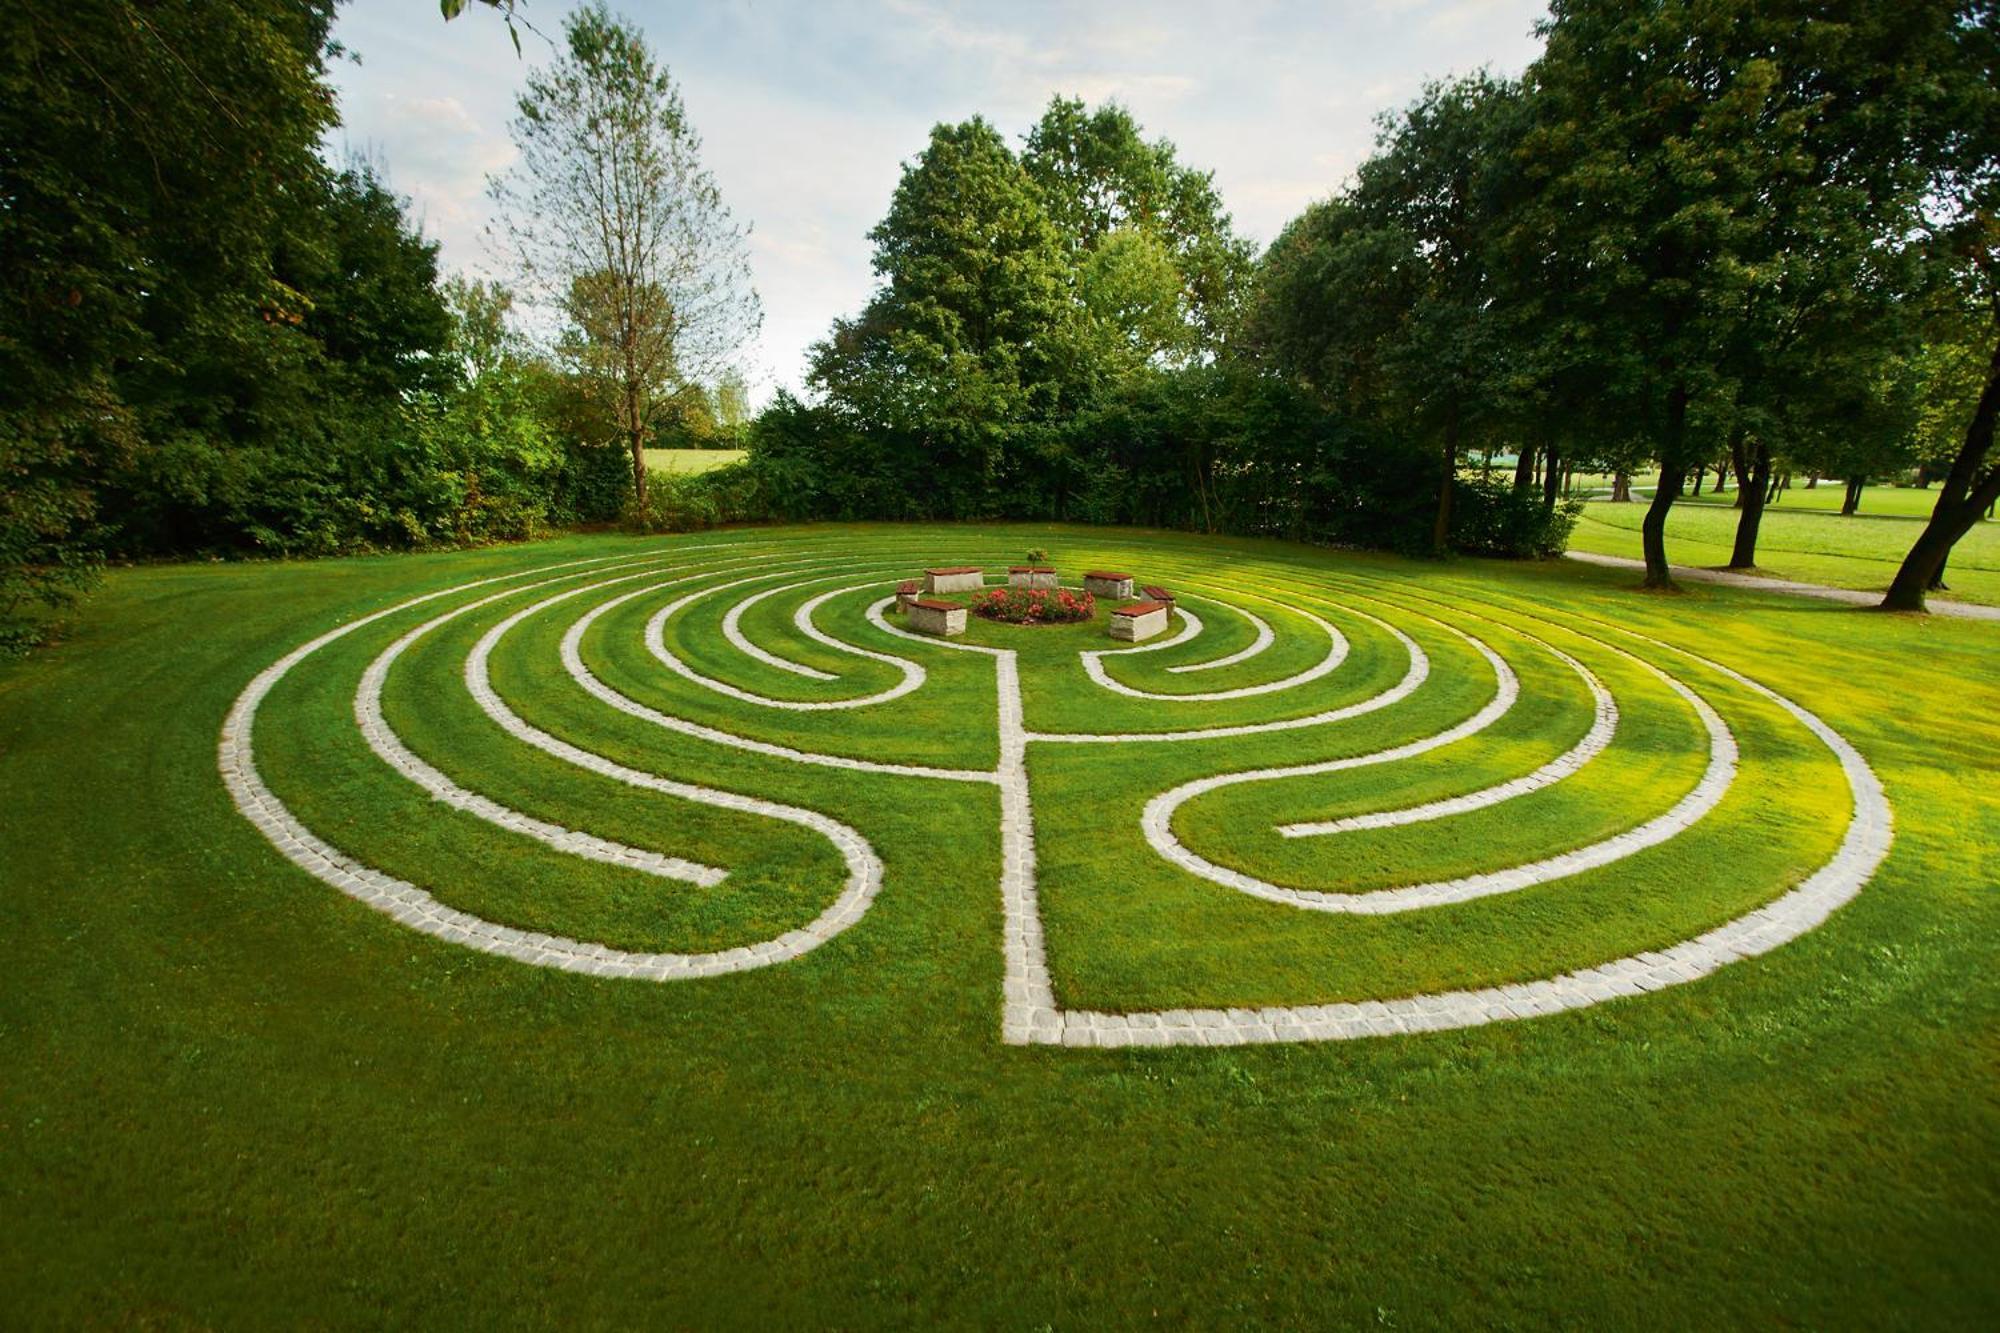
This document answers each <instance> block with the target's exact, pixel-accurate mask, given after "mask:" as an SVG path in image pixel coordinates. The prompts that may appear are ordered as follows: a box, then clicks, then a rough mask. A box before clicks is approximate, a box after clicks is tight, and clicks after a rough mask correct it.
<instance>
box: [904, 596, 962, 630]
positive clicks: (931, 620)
mask: <svg viewBox="0 0 2000 1333" xmlns="http://www.w3.org/2000/svg"><path fill="white" fill-rule="evenodd" d="M907 614H908V615H909V618H910V628H911V629H913V630H915V631H917V633H919V634H935V635H937V636H938V637H939V638H946V637H949V636H950V635H953V634H963V633H965V608H964V607H962V606H956V605H953V604H952V603H950V602H940V601H938V600H937V599H936V598H935V597H918V598H915V599H914V600H912V601H911V603H910V607H909V611H908V613H907Z"/></svg>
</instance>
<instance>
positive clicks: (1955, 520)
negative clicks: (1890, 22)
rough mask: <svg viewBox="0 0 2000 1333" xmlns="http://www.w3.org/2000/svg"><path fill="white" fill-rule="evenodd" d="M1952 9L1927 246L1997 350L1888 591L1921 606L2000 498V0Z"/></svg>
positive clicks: (1899, 604)
mask: <svg viewBox="0 0 2000 1333" xmlns="http://www.w3.org/2000/svg"><path fill="white" fill-rule="evenodd" d="M1953 17H1954V18H1955V20H1956V21H1955V22H1954V23H1953V25H1952V27H1951V30H1950V36H1951V47H1950V51H1949V56H1948V58H1947V59H1945V60H1943V61H1941V62H1940V65H1941V69H1940V70H1939V72H1938V82H1939V84H1940V85H1941V86H1942V87H1943V88H1944V90H1945V93H1946V95H1945V96H1944V97H1943V98H1941V99H1940V100H1939V103H1938V105H1937V106H1936V107H1935V108H1934V111H1933V114H1932V116H1931V117H1930V118H1929V119H1928V120H1927V121H1926V122H1924V126H1923V130H1924V133H1922V134H1920V135H1919V136H1918V142H1919V143H1920V144H1921V143H1927V144H1929V145H1933V146H1934V147H1935V151H1936V157H1935V159H1934V160H1935V172H1934V175H1933V178H1932V183H1931V184H1932V188H1931V191H1930V199H1931V203H1932V209H1933V219H1932V221H1933V225H1932V227H1931V229H1930V238H1929V248H1930V250H1931V251H1932V253H1933V254H1934V255H1935V257H1936V262H1937V263H1938V264H1939V265H1940V266H1941V267H1944V268H1947V269H1948V271H1949V272H1950V274H1951V277H1952V279H1953V284H1952V290H1953V291H1954V292H1955V293H1956V294H1957V296H1958V299H1959V301H1961V302H1962V303H1963V307H1964V309H1965V310H1966V312H1967V313H1970V311H1972V310H1978V311H1980V312H1982V313H1983V315H1984V316H1985V319H1986V322H1987V327H1988V330H1989V332H1988V334H1987V336H1988V338H1989V339H1990V340H1991V341H1992V343H1993V351H1992V355H1991V356H1990V357H1989V358H1988V360H1987V363H1986V371H1985V375H1984V380H1983V383H1982V384H1981V387H1980V389H1979V393H1978V397H1977V399H1976V400H1975V403H1974V406H1973V408H1972V413H1971V415H1970V417H1969V418H1968V419H1967V421H1966V424H1965V433H1964V435H1963V437H1962V440H1961V443H1960V444H1959V448H1958V452H1957V454H1956V455H1955V456H1954V457H1953V458H1952V460H1951V466H1950V468H1949V469H1948V470H1947V471H1946V473H1945V475H1944V482H1943V484H1942V485H1941V486H1940V487H1939V488H1938V498H1937V504H1936V505H1935V506H1934V507H1933V508H1932V510H1931V517H1930V521H1929V522H1928V523H1926V524H1925V525H1924V530H1923V531H1922V532H1921V533H1919V534H1918V536H1917V539H1916V541H1915V542H1913V543H1912V544H1911V546H1910V551H1909V554H1908V555H1906V556H1905V557H1904V558H1903V563H1902V565H1901V566H1900V567H1899V568H1898V569H1897V570H1896V577H1895V578H1894V579H1893V580H1892V581H1891V582H1890V584H1889V591H1888V593H1887V594H1886V595H1885V596H1884V597H1883V599H1882V606H1883V609H1885V610H1891V611H1921V610H1923V609H1924V594H1925V592H1926V591H1927V590H1929V589H1931V588H1934V587H1937V586H1940V585H1941V584H1942V582H1943V573H1944V567H1945V561H1946V560H1947V559H1948V558H1949V557H1950V555H1951V549H1952V547H1953V546H1955V545H1957V543H1958V539H1959V538H1961V537H1963V536H1964V535H1965V534H1966V533H1967V532H1969V531H1971V529H1972V525H1973V524H1974V523H1977V522H1978V521H1979V519H1980V516H1981V515H1982V514H1984V513H1985V512H1986V511H1987V510H1989V509H1991V508H1992V507H1993V505H1994V504H1995V503H1996V502H2000V460H1996V459H1995V458H1994V456H1993V430H1994V420H1995V418H1996V416H2000V4H1996V3H1995V0H1966V3H1964V4H1962V5H1960V6H1955V7H1954V15H1953Z"/></svg>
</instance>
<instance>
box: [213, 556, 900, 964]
mask: <svg viewBox="0 0 2000 1333" xmlns="http://www.w3.org/2000/svg"><path fill="white" fill-rule="evenodd" d="M735 545H736V543H715V544H704V545H701V546H690V547H682V548H680V549H678V550H676V551H673V552H670V553H669V554H668V556H667V557H662V558H670V557H672V556H680V555H684V554H686V553H688V552H690V551H694V550H712V549H717V548H722V549H728V548H730V547H733V546H735ZM613 559H615V557H603V558H593V559H587V560H571V561H562V562H559V563H556V564H552V565H546V566H543V567H541V568H539V569H531V570H521V571H517V572H515V573H511V574H502V575H496V576H494V577H492V578H485V579H475V580H472V581H471V582H468V583H462V584H458V585H456V586H454V587H449V588H441V589H438V590H436V591H434V592H429V593H425V594H423V595H422V596H419V597H414V598H410V599H408V600H407V601H403V602H399V603H397V604H396V605H394V606H391V607H388V608H385V609H384V610H381V611H377V612H374V613H372V614H369V615H365V616H362V617H360V618H358V619H356V620H352V621H349V622H348V623H347V624H345V625H342V626H339V627H338V628H336V629H333V630H330V631H328V632H327V633H325V634H322V635H320V636H319V637H317V638H315V639H311V640H309V641H307V642H306V643H304V644H301V645H300V646H299V647H297V648H295V649H293V650H292V651H291V652H289V653H287V654H286V655H285V656H283V657H281V658H279V659H278V660H277V661H276V662H274V663H272V664H271V665H270V666H268V667H266V668H265V669H264V670H263V671H262V672H260V673H259V674H258V675H257V676H256V677H255V678H253V679H252V680H251V682H250V683H249V685H247V686H245V687H244V690H243V692H242V693H241V694H239V695H238V696H237V698H236V701H235V703H234V704H232V705H231V707H230V710H229V714H228V716H227V717H226V718H225V719H224V721H223V725H222V734H221V738H220V740H219V741H218V743H217V748H216V762H217V766H218V768H219V770H220V772H221V775H222V780H223V785H224V786H225V787H226V788H227V789H228V791H229V794H230V796H231V798H232V799H233V800H234V801H235V803H236V807H237V809H238V810H239V811H240V812H241V813H242V814H243V816H244V817H245V818H246V819H248V820H249V821H250V822H251V823H252V824H253V825H255V826H256V827H257V829H258V831H259V832H261V833H263V834H264V836H265V837H266V838H267V839H268V840H269V841H270V842H271V844H272V845H273V846H274V847H276V848H277V849H278V851H279V852H280V854H282V855H283V856H284V857H285V859H287V860H288V861H290V862H292V863H293V864H294V865H296V866H298V867H299V868H300V869H302V870H304V871H305V872H306V873H308V874H310V875H312V876H313V877H314V878H315V879H318V880H319V881H321V882H322V883H324V884H327V885H330V886H331V887H333V888H335V889H337V890H339V891H340V892H341V893H344V894H346V895H347V896H348V897H350V898H353V899H355V900H356V901H357V902H360V903H362V904H364V905H366V906H368V907H371V908H374V909H375V910H376V911H379V912H382V913H384V914H385V915H388V916H390V917H393V918H394V919H396V920H397V921H399V922H401V923H402V924H403V925H405V926H408V927H409V928H410V929H412V930H415V931H418V932H420V933H422V934H426V935H430V936H432V937H434V938H437V939H441V940H444V941H446V942H448V943H452V944H460V945H464V946H465V947H466V948H469V949H476V950H479V951H480V952H482V953H490V954H494V955H497V956H499V957H503V958H510V959H513V960H514V961H516V962H522V963H528V964H531V965H533V966H536V967H548V968H555V969H557V970H560V971H566V972H579V973H584V974H587V975H591V976H599V977H633V978H642V979H645V980H649V981H673V980H679V979H683V978H693V977H707V976H718V975H722V974H725V973H731V972H743V971H749V970H751V969H753V968H759V967H766V966H769V965H770V964H772V963H778V962H784V961H786V960H788V959H791V958H796V957H799V956H800V955H802V954H805V953H808V952H810V951H811V950H813V949H816V948H818V947H819V946H820V945H821V944H823V943H825V942H826V941H827V940H829V939H831V938H833V936H835V935H837V934H839V933H840V932H841V931H843V930H845V929H847V928H848V927H849V926H851V925H853V924H854V922H856V921H858V920H860V919H861V916H862V915H863V914H864V913H866V911H867V910H868V907H869V905H870V904H871V903H872V902H873V900H874V898H875V895H876V893H877V892H878V891H879V890H880V887H881V880H882V864H881V860H880V858H878V857H877V856H876V855H875V852H874V850H873V849H872V848H871V847H869V846H868V844H867V843H866V841H864V840H863V839H862V838H861V836H860V835H859V834H858V833H856V832H855V831H854V830H853V829H850V828H848V827H847V826H846V825H844V824H840V823H838V822H837V821H835V820H832V819H828V818H827V817H826V816H824V815H819V814H816V813H814V812H811V811H804V810H795V809H793V808H792V807H788V806H779V805H777V804H776V803H774V802H769V801H760V800H756V799H754V798H748V797H738V796H735V795H733V794H731V793H723V792H712V791H708V790H706V789H703V788H698V787H692V786H689V785H688V784H684V783H675V782H671V781H669V780H667V779H663V778H657V777H655V776H654V775H652V774H639V773H634V772H631V771H630V770H627V773H628V774H629V776H630V778H633V779H639V780H638V781H634V782H633V785H635V786H646V787H650V788H652V789H654V790H659V791H664V792H667V793H668V794H670V795H677V796H683V797H685V798H686V799H689V800H694V801H697V802H701V803H704V804H710V805H717V806H725V807H727V808H731V809H738V810H742V811H744V812H745V813H750V814H767V815H770V816H771V817H773V818H779V819H788V820H790V821H791V822H794V823H800V824H804V825H806V826H807V827H811V828H814V829H815V831H818V832H821V833H822V834H825V835H826V836H828V837H829V838H830V839H832V840H833V841H834V843H835V845H836V847H838V849H839V850H840V852H841V855H842V857H843V859H845V860H846V862H847V865H848V872H849V873H848V879H847V883H846V885H845V887H844V888H843V891H842V892H841V894H840V896H839V897H838V898H836V899H835V901H834V903H833V904H832V905H831V906H830V907H828V908H827V909H826V910H825V911H823V912H822V913H820V915H819V916H817V917H815V918H814V919H813V921H812V922H810V923H809V924H807V925H806V926H804V927H802V928H800V929H798V930H793V931H788V932H786V933H785V934H784V935H781V936H778V937H777V938H776V939H772V940H765V941H762V942H760V943H757V944H751V945H744V946H739V947H737V948H733V949H725V950H720V951H716V952H710V953H642V952H634V951H629V950H623V949H614V948H610V947H608V946H606V945H603V944H597V943H592V942H588V941H582V940H574V939H570V938H569V937H567V936H563V935H550V934H545V933H543V932H539V931H524V930H518V929H515V928H514V927H511V926H502V925H499V924H497V923H495V922H491V921H487V920H485V919H484V918H482V917H479V916H475V915H473V914H472V913H470V912H462V911H459V910H458V909H456V908H453V907H448V906H446V905H445V904H444V903H442V902H440V901H438V900H437V899H436V898H435V897H434V896H432V895H431V894H430V893H429V892H427V891H426V890H424V889H422V888H420V887H418V886H417V885H415V884H412V883H410V882H408V881H407V880H401V879H397V878H396V877H394V876H392V875H387V874H384V873H383V872H381V871H379V870H375V869H373V868H371V867H368V866H365V865H362V864H360V863H359V862H357V861H355V860H353V859H352V858H350V857H348V856H346V855H345V854H343V853H341V852H340V851H339V850H338V849H336V848H334V847H332V846H330V845H329V844H327V843H326V842H324V841H322V840H321V839H320V838H318V837H317V836H315V835H314V834H313V833H312V831H311V830H310V829H308V828H307V827H306V826H305V825H304V824H303V823H302V822H300V821H299V819H298V818H297V817H296V816H295V815H293V814H292V812H291V810H290V809H289V808H288V807H286V806H285V804H284V803H283V802H282V801H280V800H279V799H278V797H277V796H276V794H275V793H273V792H272V791H271V789H270V788H269V786H268V785H266V784H265V782H264V780H263V777H262V776H261V775H260V774H259V773H258V771H257V765H256V759H255V752H254V747H253V742H252V736H253V733H254V731H255V727H256V720H257V709H258V707H259V705H261V704H262V703H263V701H264V699H265V697H266V696H268V695H269V694H270V692H271V690H272V689H273V688H275V687H276V685H277V684H278V682H279V681H280V680H282V679H283V678H284V677H285V676H286V674H287V673H289V672H290V671H291V669H292V668H293V667H295V666H297V665H298V664H299V663H300V662H302V661H304V660H305V659H306V658H307V657H309V656H311V655H312V654H313V653H315V652H318V651H319V650H320V649H321V648H324V647H326V646H327V645H328V644H330V643H333V642H335V641H336V640H339V639H341V638H343V637H345V636H346V635H348V634H351V633H353V632H354V631H355V630H358V629H361V628H362V627H363V626H366V625H370V624H373V623H375V622H377V621H380V620H382V619H384V618H385V617H388V616H392V615H396V614H398V613H399V612H403V611H407V610H410V609H412V608H414V607H417V606H421V605H424V604H426V603H428V602H432V601H435V600H437V599H438V598H441V597H448V596H452V595H454V594H460V593H464V592H468V591H471V590H472V589H475V588H482V587H490V586H492V585H494V584H498V583H511V582H515V581H516V580H520V579H530V578H533V577H535V576H537V575H539V574H545V573H548V572H549V571H551V570H555V569H578V568H582V567H587V566H605V565H607V564H610V563H611V561H612V560H613ZM489 693H490V690H489ZM493 700H494V702H496V703H497V702H498V697H497V696H493ZM500 707H502V708H504V707H505V705H504V704H502V705H500ZM521 725H522V726H523V727H525V726H526V724H525V723H523V724H521ZM550 739H551V740H553V738H550ZM557 744H560V742H557ZM614 767H615V766H614ZM599 771H602V770H599ZM608 775H609V776H619V775H618V774H615V773H613V774H608Z"/></svg>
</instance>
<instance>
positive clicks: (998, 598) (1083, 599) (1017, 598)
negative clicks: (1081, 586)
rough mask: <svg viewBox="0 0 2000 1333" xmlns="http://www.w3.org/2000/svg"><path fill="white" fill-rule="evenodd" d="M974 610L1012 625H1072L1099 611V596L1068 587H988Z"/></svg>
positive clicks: (986, 616)
mask: <svg viewBox="0 0 2000 1333" xmlns="http://www.w3.org/2000/svg"><path fill="white" fill-rule="evenodd" d="M972 614H974V615H976V616H982V617H984V618H985V619H987V620H998V621H1002V622H1004V623H1006V624H1009V625H1073V624H1075V623H1077V622H1078V621H1082V620H1088V619H1090V618H1091V617H1092V616H1094V615H1096V614H1097V598H1095V597H1093V596H1092V595H1091V594H1089V593H1087V592H1072V591H1071V590H1070V589H1068V588H989V589H987V590H986V592H984V593H983V594H981V595H980V596H979V597H978V598H976V599H975V600H974V601H973V603H972Z"/></svg>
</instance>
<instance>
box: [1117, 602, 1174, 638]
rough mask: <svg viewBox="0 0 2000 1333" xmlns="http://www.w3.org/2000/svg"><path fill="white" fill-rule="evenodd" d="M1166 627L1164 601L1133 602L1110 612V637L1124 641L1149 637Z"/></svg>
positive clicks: (1165, 606)
mask: <svg viewBox="0 0 2000 1333" xmlns="http://www.w3.org/2000/svg"><path fill="white" fill-rule="evenodd" d="M1166 627H1167V605H1166V603H1165V602H1133V603H1131V604H1130V605H1129V606H1121V607H1119V608H1118V609H1117V610H1116V611H1113V612H1112V613H1111V637H1112V638H1114V639H1119V640H1122V641H1124V642H1126V643H1138V642H1139V641H1141V640H1142V639H1150V638H1152V637H1153V636H1154V635H1155V634H1158V633H1161V632H1162V631H1164V630H1165V629H1166Z"/></svg>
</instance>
